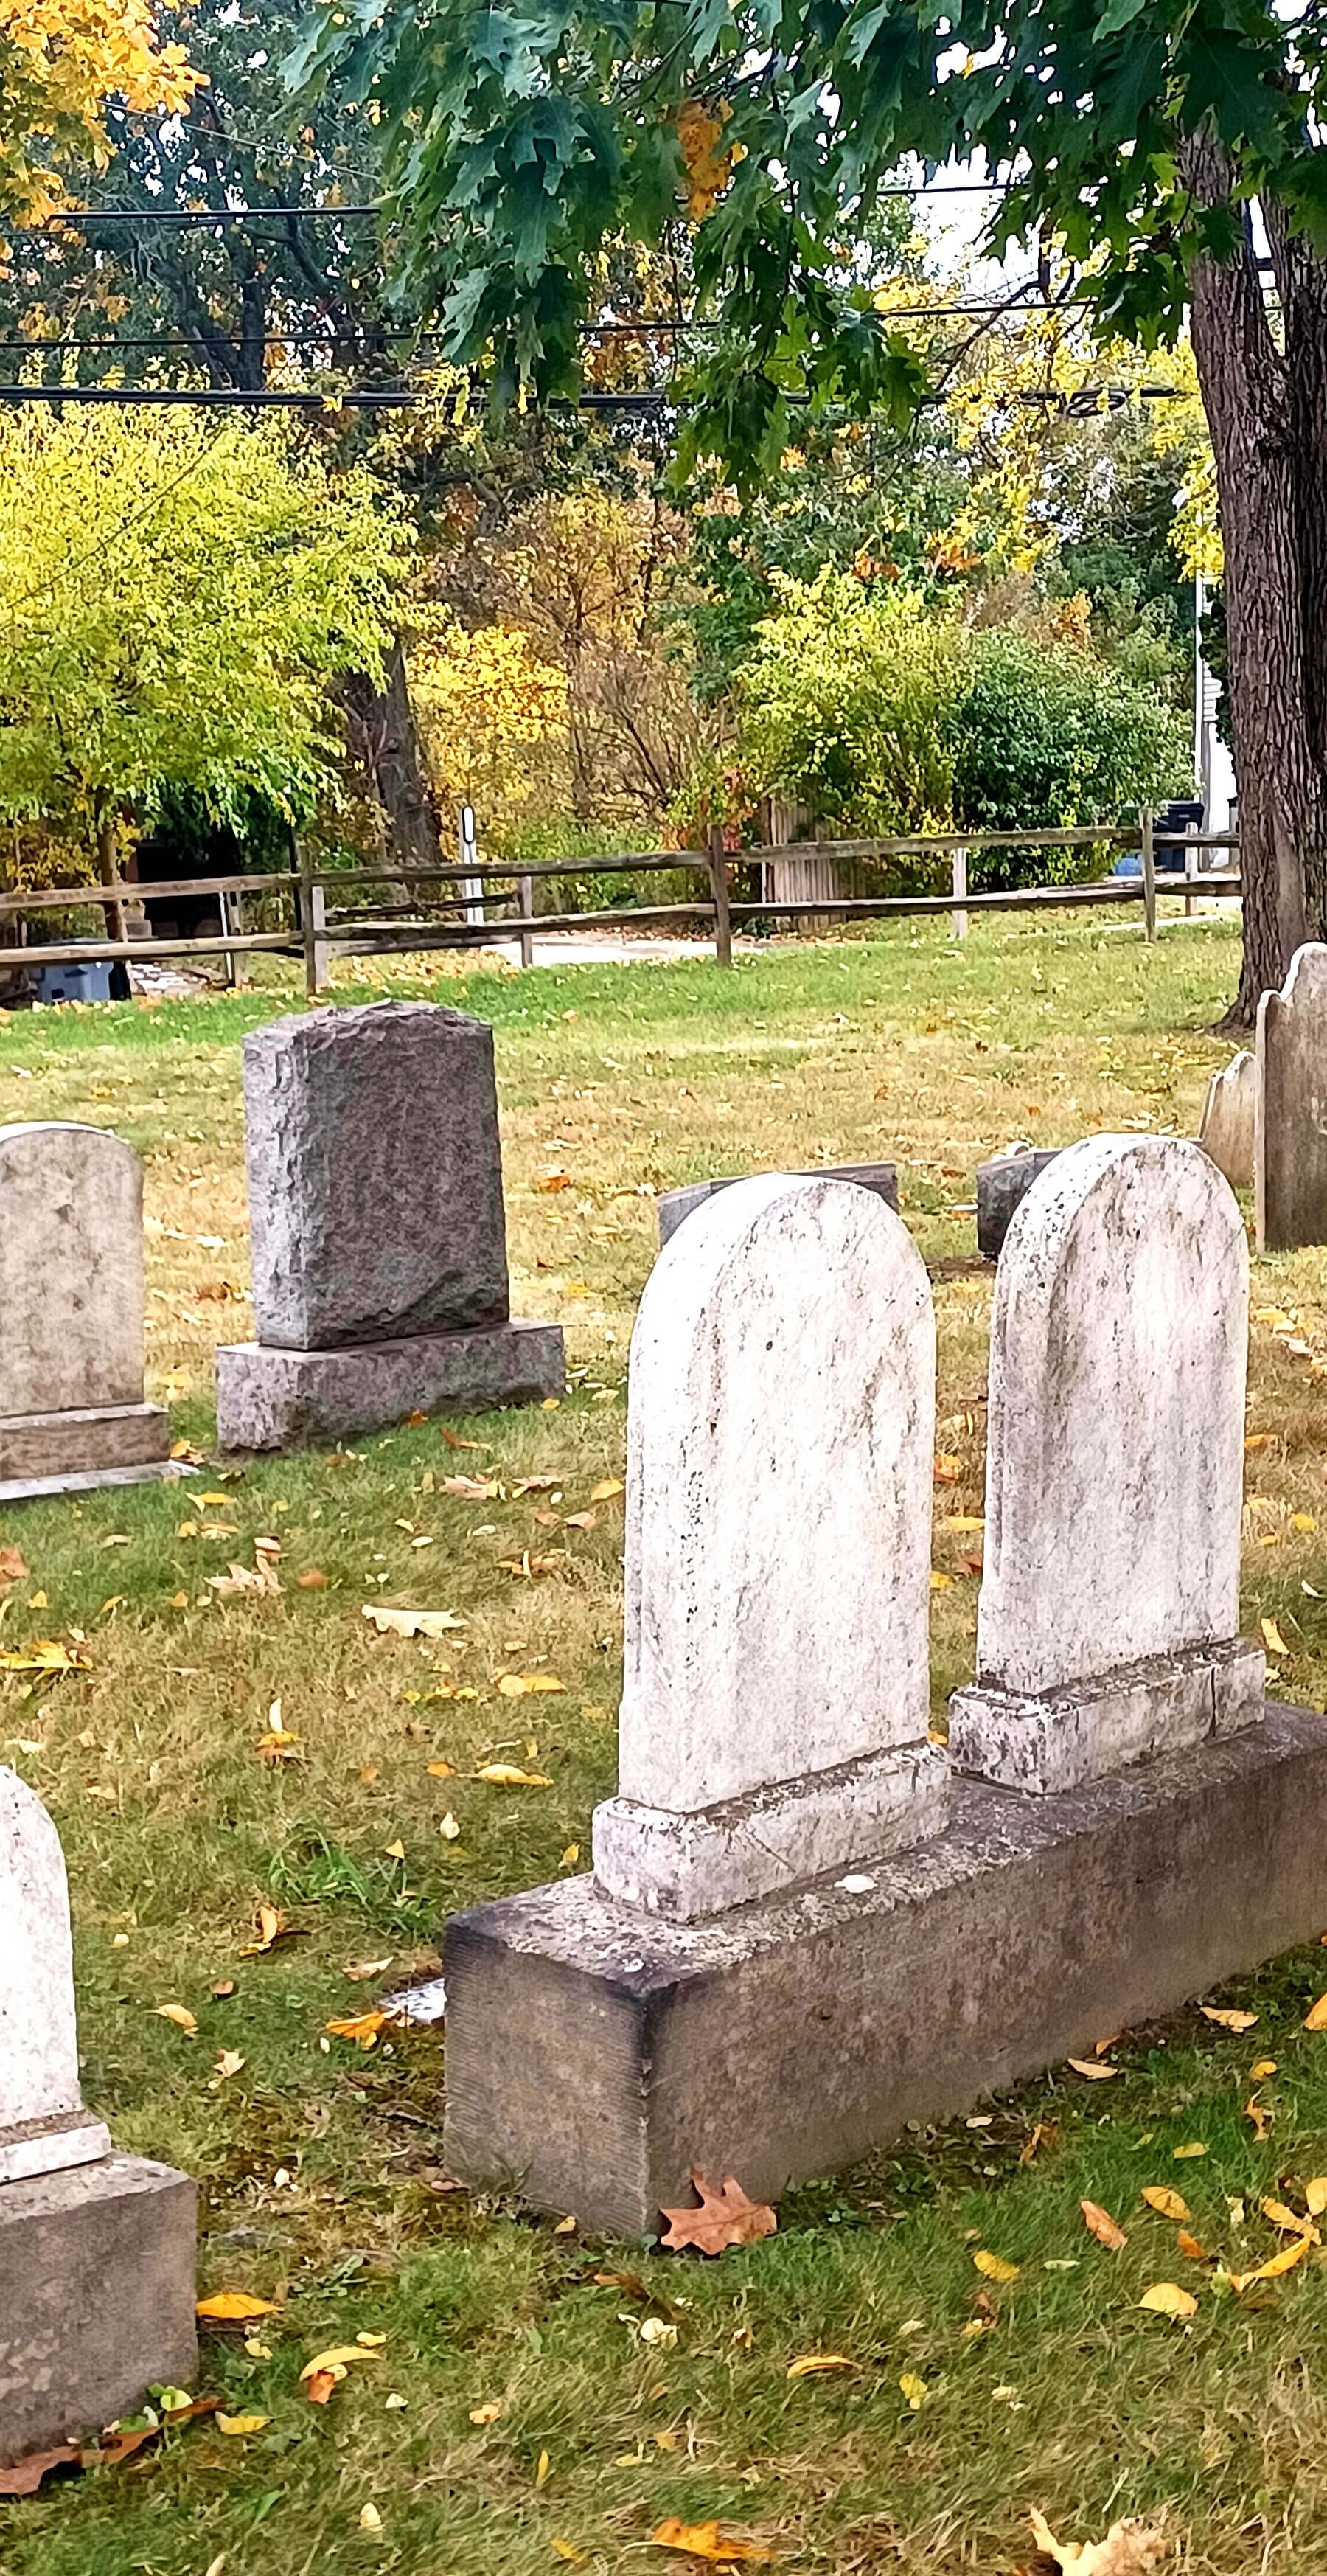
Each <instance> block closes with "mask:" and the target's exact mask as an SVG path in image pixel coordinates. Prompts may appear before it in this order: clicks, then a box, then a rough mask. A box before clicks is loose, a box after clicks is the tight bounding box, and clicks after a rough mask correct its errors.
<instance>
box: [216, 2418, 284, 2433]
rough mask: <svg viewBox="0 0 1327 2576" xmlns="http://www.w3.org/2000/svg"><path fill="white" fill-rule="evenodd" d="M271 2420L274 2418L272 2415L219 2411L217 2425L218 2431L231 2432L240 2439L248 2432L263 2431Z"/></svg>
mask: <svg viewBox="0 0 1327 2576" xmlns="http://www.w3.org/2000/svg"><path fill="white" fill-rule="evenodd" d="M271 2421H272V2418H271V2416H270V2415H222V2414H221V2413H218V2415H217V2419H216V2426H217V2431H218V2433H229V2434H231V2435H232V2436H233V2437H234V2438H236V2439H239V2438H242V2436H243V2435H244V2434H246V2433H261V2432H262V2431H263V2430H264V2428H265V2427H266V2426H267V2425H268V2424H270V2423H271Z"/></svg>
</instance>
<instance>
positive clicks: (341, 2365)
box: [300, 2343, 382, 2379]
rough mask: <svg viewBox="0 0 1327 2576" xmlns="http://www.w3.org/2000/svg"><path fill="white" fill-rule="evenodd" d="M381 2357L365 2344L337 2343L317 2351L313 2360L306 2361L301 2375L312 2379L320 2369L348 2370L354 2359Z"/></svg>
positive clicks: (365, 2359)
mask: <svg viewBox="0 0 1327 2576" xmlns="http://www.w3.org/2000/svg"><path fill="white" fill-rule="evenodd" d="M381 2359H382V2354H381V2353H380V2352H374V2351H373V2350H371V2349H369V2350H367V2351H366V2349H365V2347H364V2345H363V2344H360V2343H335V2344H333V2345H332V2346H331V2347H330V2349H329V2350H328V2351H327V2352H317V2353H315V2354H314V2357H313V2359H312V2361H306V2363H305V2365H304V2368H303V2369H302V2371H301V2372H300V2377H301V2379H312V2378H313V2376H314V2374H315V2372H317V2371H320V2370H348V2369H349V2368H350V2365H351V2363H352V2361H381Z"/></svg>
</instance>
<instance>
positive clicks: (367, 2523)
mask: <svg viewBox="0 0 1327 2576" xmlns="http://www.w3.org/2000/svg"><path fill="white" fill-rule="evenodd" d="M359 2527H360V2530H361V2531H381V2529H382V2515H381V2514H380V2513H379V2511H378V2508H377V2506H376V2504H362V2505H361V2506H360V2509H359Z"/></svg>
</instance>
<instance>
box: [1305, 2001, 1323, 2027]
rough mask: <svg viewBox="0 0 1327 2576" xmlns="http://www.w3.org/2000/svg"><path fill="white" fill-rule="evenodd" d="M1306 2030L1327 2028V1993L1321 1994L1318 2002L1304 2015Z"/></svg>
mask: <svg viewBox="0 0 1327 2576" xmlns="http://www.w3.org/2000/svg"><path fill="white" fill-rule="evenodd" d="M1304 2028H1305V2029H1306V2030H1327V1995H1319V1997H1318V2000H1317V2002H1316V2004H1313V2005H1311V2006H1310V2008H1309V2010H1308V2011H1307V2012H1306V2013H1305V2015H1304Z"/></svg>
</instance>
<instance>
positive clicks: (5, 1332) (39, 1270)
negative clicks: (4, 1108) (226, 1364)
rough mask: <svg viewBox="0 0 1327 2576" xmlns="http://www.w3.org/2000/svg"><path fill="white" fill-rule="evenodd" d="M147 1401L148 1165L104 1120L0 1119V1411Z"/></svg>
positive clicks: (33, 1411) (35, 1411)
mask: <svg viewBox="0 0 1327 2576" xmlns="http://www.w3.org/2000/svg"><path fill="white" fill-rule="evenodd" d="M142 1401H143V1171H142V1165H141V1163H140V1162H139V1159H138V1156H137V1154H136V1153H135V1152H134V1149H133V1147H132V1145H126V1144H125V1142H124V1140H123V1138H122V1137H120V1136H113V1135H112V1134H111V1133H110V1131H109V1129H107V1128H104V1127H76V1126H63V1125H59V1124H55V1123H52V1124H49V1125H48V1124H41V1123H38V1124H35V1125H33V1126H27V1127H0V1418H3V1417H5V1416H8V1415H10V1414H43V1413H65V1412H72V1411H75V1410H80V1409H82V1408H85V1407H88V1406H97V1405H139V1404H141V1403H142Z"/></svg>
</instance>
